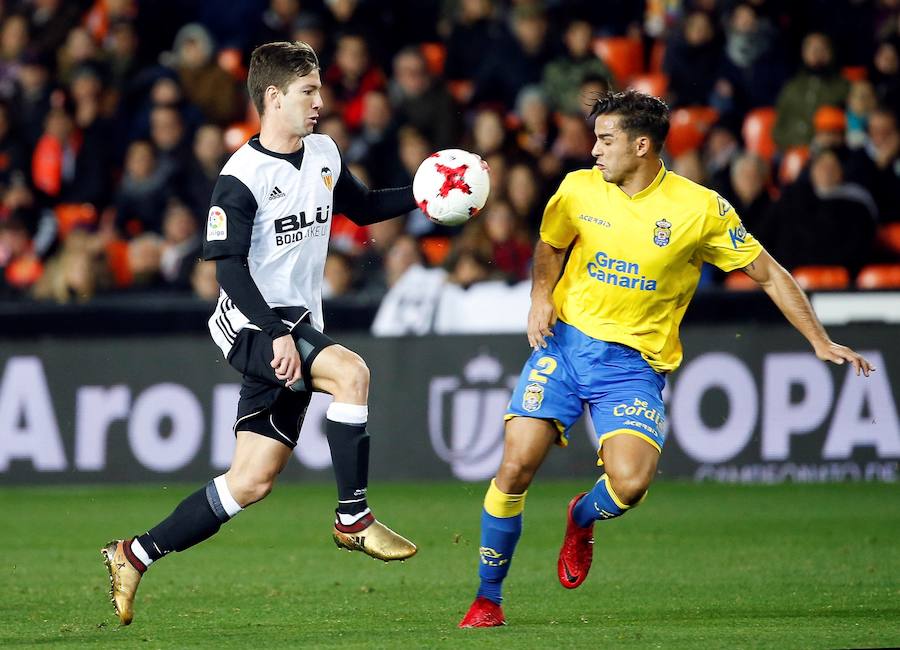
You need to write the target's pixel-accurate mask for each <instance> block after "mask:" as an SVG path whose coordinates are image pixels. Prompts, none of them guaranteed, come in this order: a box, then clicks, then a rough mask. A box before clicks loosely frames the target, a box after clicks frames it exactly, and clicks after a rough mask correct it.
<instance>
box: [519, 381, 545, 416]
mask: <svg viewBox="0 0 900 650" xmlns="http://www.w3.org/2000/svg"><path fill="white" fill-rule="evenodd" d="M543 402H544V387H543V386H541V385H540V384H528V385H527V386H526V387H525V394H524V395H522V408H523V409H525V410H526V411H528V412H529V413H531V412H532V411H537V410H538V409H539V408H541V404H542V403H543Z"/></svg>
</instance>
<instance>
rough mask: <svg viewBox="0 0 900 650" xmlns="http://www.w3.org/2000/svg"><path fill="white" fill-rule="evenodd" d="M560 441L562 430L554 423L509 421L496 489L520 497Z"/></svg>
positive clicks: (507, 422) (520, 418) (517, 418)
mask: <svg viewBox="0 0 900 650" xmlns="http://www.w3.org/2000/svg"><path fill="white" fill-rule="evenodd" d="M558 439H559V429H558V428H557V426H556V423H555V422H553V421H551V420H541V419H538V418H530V417H514V418H510V419H509V420H507V421H506V431H505V436H504V439H503V460H501V461H500V469H499V470H498V471H497V477H496V480H497V487H498V488H500V490H501V491H503V492H506V493H507V494H521V493H522V492H524V491H525V490H527V489H528V486H529V485H530V484H531V479H532V478H533V477H534V474H535V473H536V472H537V470H538V468H539V467H540V466H541V464H542V463H543V462H544V459H545V458H546V457H547V453H548V452H549V451H550V448H551V447H553V445H554V443H555V442H556V441H557V440H558Z"/></svg>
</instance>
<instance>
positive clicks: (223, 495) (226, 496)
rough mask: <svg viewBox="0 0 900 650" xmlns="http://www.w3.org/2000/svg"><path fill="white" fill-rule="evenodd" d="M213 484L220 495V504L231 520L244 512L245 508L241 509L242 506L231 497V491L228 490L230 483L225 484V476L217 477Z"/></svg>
mask: <svg viewBox="0 0 900 650" xmlns="http://www.w3.org/2000/svg"><path fill="white" fill-rule="evenodd" d="M212 482H213V486H214V487H215V490H216V492H217V493H218V496H219V502H220V503H221V504H222V508H223V509H224V510H225V513H226V514H227V515H228V518H229V519H230V518H231V517H234V516H235V515H236V514H237V513H239V512H240V511H241V510H243V508H241V504H239V503H238V502H237V501H236V500H235V498H234V497H233V496H232V495H231V490H229V489H228V483H226V482H225V475H224V474H222V475H221V476H217V477H216V478H214V479H213V481H212ZM207 496H208V495H207Z"/></svg>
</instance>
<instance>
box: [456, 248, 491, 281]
mask: <svg viewBox="0 0 900 650" xmlns="http://www.w3.org/2000/svg"><path fill="white" fill-rule="evenodd" d="M444 267H445V268H446V269H447V272H448V275H447V281H448V282H451V283H452V284H456V285H459V286H460V287H462V288H463V289H468V288H469V287H471V286H472V285H473V284H476V283H478V282H484V281H486V280H490V279H492V276H493V274H494V268H493V266H492V265H491V259H490V258H489V257H488V256H487V255H485V254H484V253H483V252H482V251H481V250H478V249H474V248H469V247H461V246H457V247H456V248H454V250H452V251H451V252H450V255H448V256H447V260H446V262H445V263H444Z"/></svg>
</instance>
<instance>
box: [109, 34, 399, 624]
mask: <svg viewBox="0 0 900 650" xmlns="http://www.w3.org/2000/svg"><path fill="white" fill-rule="evenodd" d="M247 86H248V89H249V91H250V96H251V98H252V99H253V102H254V104H255V105H256V108H257V110H258V111H259V115H260V119H261V126H260V133H259V135H258V136H254V137H253V138H251V139H250V141H249V142H248V143H247V144H245V145H244V146H243V147H241V148H240V149H238V150H237V151H236V152H235V153H234V155H233V156H232V157H231V158H230V159H229V161H228V162H227V164H226V165H225V167H224V168H223V169H222V172H221V175H220V176H219V180H218V182H217V184H216V187H215V189H214V191H213V196H212V200H211V207H210V209H209V215H208V220H207V224H206V237H205V241H204V249H203V252H204V258H205V259H208V260H215V261H216V277H217V279H218V281H219V284H220V286H221V287H222V291H221V294H220V297H219V301H218V304H217V306H216V310H215V312H214V313H213V315H212V317H211V318H210V320H209V325H210V332H211V333H212V336H213V339H214V340H215V342H216V343H217V344H218V345H219V347H220V348H221V349H222V352H223V353H224V354H225V356H226V358H227V359H228V361H229V363H230V364H231V365H232V366H234V367H235V368H236V369H237V370H238V371H240V372H241V374H242V375H243V383H242V385H241V393H240V401H239V404H238V413H237V422H236V423H235V426H234V429H235V436H236V445H235V450H234V457H233V459H232V463H231V468H230V469H229V470H228V471H227V472H226V473H225V474H223V475H221V476H218V477H216V478H215V479H213V480H211V481H210V482H209V483H208V484H207V485H205V486H204V487H202V488H201V489H199V490H198V491H197V492H194V493H193V494H191V495H190V496H188V497H187V498H185V499H184V500H183V501H182V502H181V503H180V504H179V505H178V507H176V508H175V511H174V512H172V514H170V515H169V516H168V517H167V518H166V519H164V520H163V521H162V522H160V523H159V524H157V525H156V526H155V527H153V528H151V529H150V530H149V531H147V532H146V533H144V534H143V535H138V536H136V537H133V538H131V539H127V540H115V541H112V542H110V543H109V544H107V545H106V546H105V547H104V548H103V549H102V550H101V552H102V554H103V556H104V558H105V562H106V565H107V569H108V571H109V577H110V586H111V590H110V591H111V593H110V596H111V599H112V601H113V605H114V607H115V610H116V613H117V614H118V616H119V620H120V621H121V623H122V624H123V625H128V624H129V623H130V622H131V620H132V618H133V616H134V597H135V593H136V591H137V587H138V584H139V582H140V580H141V577H142V575H143V574H144V572H145V571H146V570H147V568H148V567H149V566H150V565H151V564H152V563H153V562H155V561H156V560H158V559H160V558H162V557H163V556H165V555H166V554H167V553H170V552H172V551H183V550H185V549H187V548H190V547H191V546H193V545H195V544H198V543H199V542H202V541H203V540H205V539H207V538H209V537H210V536H212V535H213V534H215V533H216V532H217V531H218V530H219V527H220V526H221V525H222V524H223V523H225V522H226V521H228V520H229V519H231V518H232V517H234V516H235V515H236V514H237V513H239V512H240V511H241V510H242V509H244V508H246V507H247V506H249V505H251V504H253V503H256V502H257V501H259V500H261V499H263V498H264V497H265V496H266V495H267V494H268V493H269V492H270V491H271V489H272V485H273V483H274V482H275V477H277V476H278V474H279V473H280V472H281V470H282V469H283V468H284V466H285V464H286V463H287V461H288V459H289V458H290V456H291V453H292V451H293V449H294V447H295V446H296V444H297V440H298V437H299V432H300V427H301V425H302V423H303V417H304V415H305V413H306V408H307V406H308V405H309V401H310V395H311V392H312V391H320V392H325V393H330V394H331V395H332V396H333V397H334V401H333V402H332V404H331V405H330V406H329V407H328V411H327V414H326V418H327V420H326V426H325V434H326V437H327V439H328V444H329V446H330V448H331V457H332V464H333V466H334V472H335V478H336V481H337V486H338V507H337V509H336V511H335V522H334V528H333V530H332V536H333V539H334V541H335V543H336V544H337V545H338V546H339V547H343V548H346V549H348V550H359V551H362V552H364V553H367V554H368V555H370V556H372V557H375V558H378V559H381V560H384V561H389V560H403V559H406V558H408V557H411V556H412V555H413V554H415V552H416V547H415V545H414V544H413V543H412V542H410V541H409V540H407V539H405V538H403V537H402V536H400V535H398V534H397V533H395V532H394V531H392V530H391V529H389V528H387V527H386V526H384V525H383V524H382V523H381V522H379V521H378V520H376V519H375V517H374V516H373V514H372V512H371V511H370V510H369V507H368V504H367V502H366V491H367V484H368V466H369V436H368V434H367V432H366V422H367V419H368V407H367V400H368V391H369V369H368V368H367V367H366V364H365V362H364V361H363V360H362V358H361V357H360V356H359V355H357V354H356V353H354V352H352V351H350V350H348V349H347V348H345V347H343V346H341V345H338V344H336V343H335V342H334V341H332V340H331V339H330V338H328V337H327V336H325V334H323V333H322V329H323V322H322V279H323V273H324V266H325V257H326V254H327V249H328V238H329V233H330V229H331V219H332V215H333V214H334V213H335V212H336V211H337V212H342V213H344V214H346V215H347V216H348V217H350V218H351V219H353V220H354V221H355V222H356V223H358V224H361V225H362V224H370V223H375V222H377V221H382V220H385V219H388V218H392V217H394V216H397V215H400V214H404V213H407V212H409V211H411V210H412V209H413V208H415V200H414V199H413V194H412V188H411V187H403V188H393V189H386V190H378V191H371V190H369V189H367V188H366V187H365V186H364V185H363V184H362V183H361V182H360V181H359V180H357V179H356V178H355V177H354V176H353V175H352V174H351V173H350V172H349V171H348V170H347V169H346V168H345V167H344V164H343V161H342V159H341V153H340V151H339V150H338V147H337V145H336V144H335V143H334V141H333V140H332V139H331V138H329V137H327V136H324V135H317V134H314V133H313V130H314V129H315V126H316V123H317V121H318V117H319V112H320V110H321V109H322V96H321V94H320V89H321V86H322V83H321V80H320V77H319V62H318V59H317V57H316V54H315V52H314V51H313V49H312V48H311V47H310V46H309V45H307V44H306V43H300V42H296V43H287V42H279V43H268V44H266V45H262V46H260V47H258V48H257V49H256V50H255V51H254V52H253V54H252V56H251V60H250V70H249V76H248V79H247Z"/></svg>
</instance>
